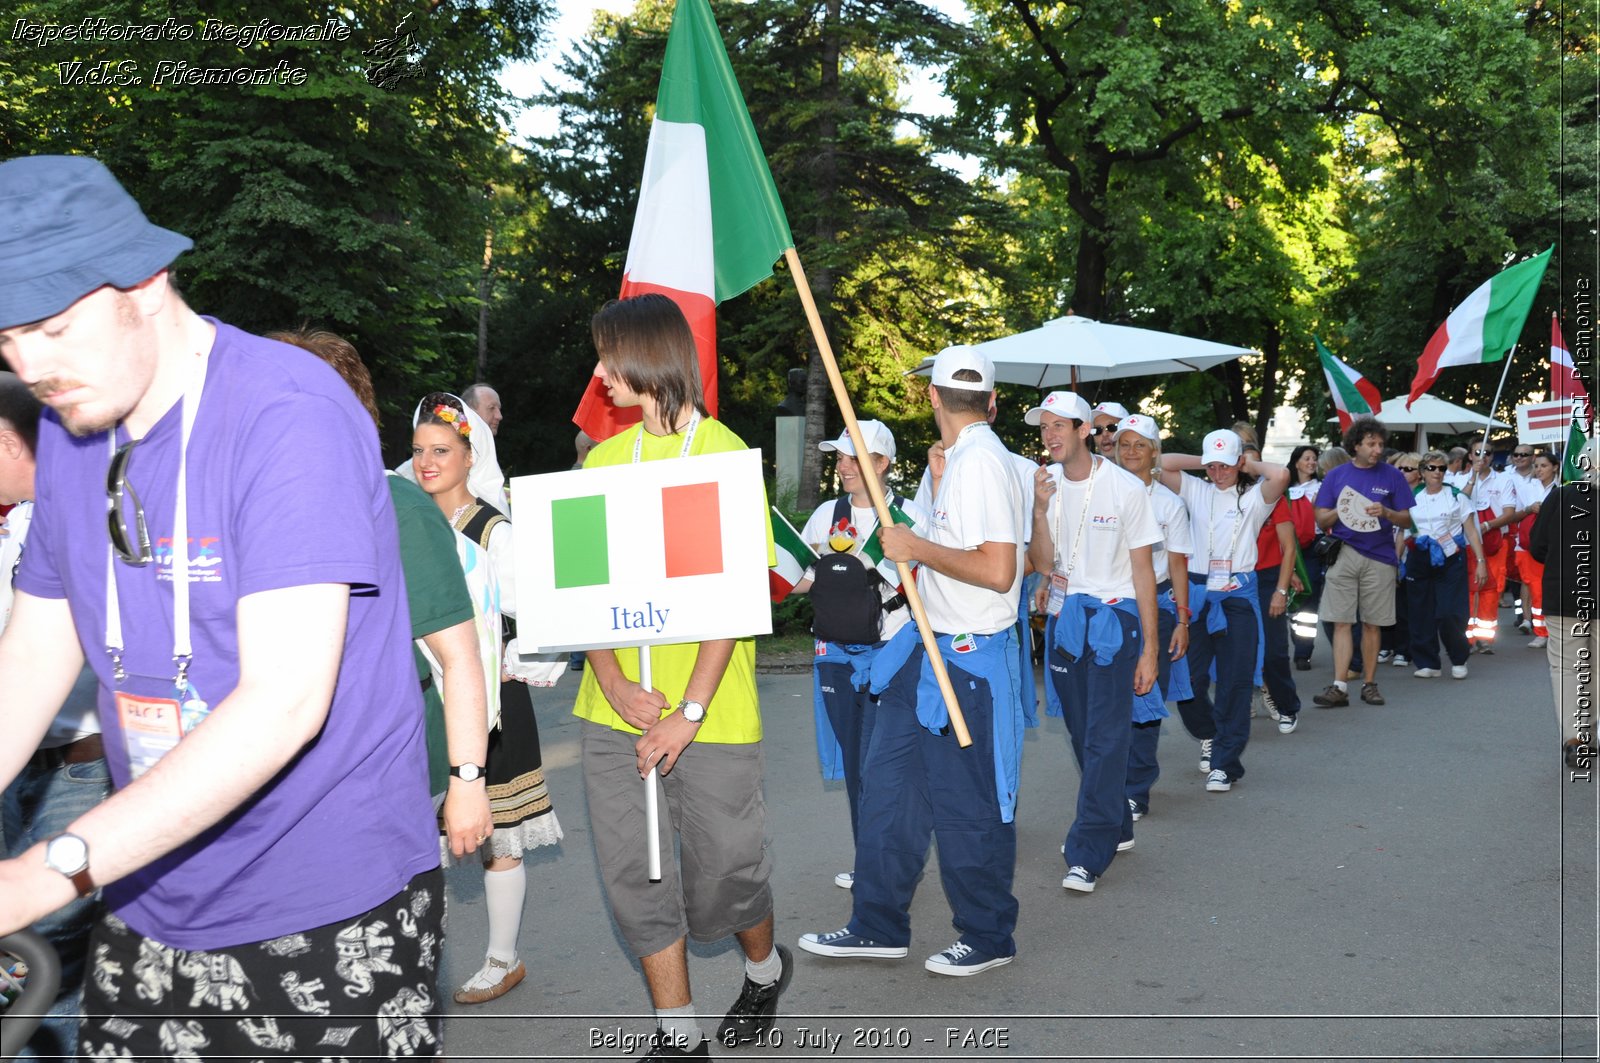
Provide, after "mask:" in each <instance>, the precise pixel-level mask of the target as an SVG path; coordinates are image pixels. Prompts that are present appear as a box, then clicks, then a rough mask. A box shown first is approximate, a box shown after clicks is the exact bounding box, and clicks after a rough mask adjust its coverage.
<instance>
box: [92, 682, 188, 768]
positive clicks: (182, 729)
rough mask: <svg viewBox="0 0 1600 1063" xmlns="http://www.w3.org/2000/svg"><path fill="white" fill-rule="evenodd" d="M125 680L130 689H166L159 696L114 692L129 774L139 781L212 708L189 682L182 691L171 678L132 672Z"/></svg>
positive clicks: (124, 691) (130, 691) (132, 692)
mask: <svg viewBox="0 0 1600 1063" xmlns="http://www.w3.org/2000/svg"><path fill="white" fill-rule="evenodd" d="M126 681H127V683H128V685H129V686H131V687H135V688H139V687H142V688H144V689H146V690H161V688H162V687H163V686H164V687H165V688H166V690H165V692H164V693H160V694H142V693H136V692H135V691H134V690H117V691H113V692H112V697H113V698H114V699H115V701H116V705H117V722H118V723H120V724H121V725H122V741H123V746H124V749H125V750H126V752H127V754H128V775H129V777H130V778H132V779H137V778H138V777H139V776H141V775H143V774H144V773H145V772H147V771H149V770H150V769H151V767H153V766H154V765H155V763H156V761H158V760H160V759H161V758H162V757H164V756H166V755H167V754H168V753H170V752H172V749H173V747H174V746H176V745H177V744H178V742H179V741H180V740H182V738H183V736H184V735H186V734H188V733H189V732H190V731H192V730H194V729H195V727H197V726H198V725H199V724H200V721H201V720H204V719H205V718H206V716H207V715H209V713H210V712H211V706H210V705H208V704H207V703H206V702H205V701H204V700H203V699H202V698H201V697H200V692H199V691H198V690H196V689H195V686H194V684H193V683H190V682H187V681H185V682H184V684H183V688H182V689H179V688H178V686H177V684H175V683H174V682H173V681H172V680H171V679H165V680H162V679H156V678H154V677H152V676H142V675H135V674H132V673H129V674H128V675H127V680H126Z"/></svg>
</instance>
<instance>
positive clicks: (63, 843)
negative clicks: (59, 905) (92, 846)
mask: <svg viewBox="0 0 1600 1063" xmlns="http://www.w3.org/2000/svg"><path fill="white" fill-rule="evenodd" d="M44 866H45V867H48V868H49V869H50V870H51V871H59V872H61V874H63V875H65V876H67V878H69V879H71V880H72V886H73V888H74V889H76V890H77V891H78V896H80V897H87V896H89V894H91V893H93V892H94V891H95V885H94V880H93V879H91V878H90V877H89V843H88V842H86V841H84V840H83V839H82V838H80V837H78V836H77V835H76V834H69V833H67V832H65V831H63V832H62V833H60V834H57V835H55V836H53V837H51V838H49V839H47V840H46V841H45V843H44Z"/></svg>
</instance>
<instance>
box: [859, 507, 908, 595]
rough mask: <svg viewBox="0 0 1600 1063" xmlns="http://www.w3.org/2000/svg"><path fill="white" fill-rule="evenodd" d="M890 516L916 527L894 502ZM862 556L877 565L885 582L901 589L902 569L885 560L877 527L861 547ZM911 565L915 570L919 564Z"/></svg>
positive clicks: (879, 573)
mask: <svg viewBox="0 0 1600 1063" xmlns="http://www.w3.org/2000/svg"><path fill="white" fill-rule="evenodd" d="M886 501H887V500H886ZM889 516H890V517H892V518H893V519H894V522H895V523H896V524H904V525H905V526H906V527H908V528H913V527H915V526H916V523H917V522H916V521H914V520H912V519H911V518H910V517H908V516H906V515H905V514H904V513H902V512H901V511H900V507H899V506H897V505H895V504H894V503H893V502H890V503H889ZM861 556H863V557H865V558H866V559H867V560H868V561H871V562H872V563H873V565H874V566H876V568H877V570H878V575H879V576H881V577H882V578H883V582H885V583H887V584H888V585H889V586H891V587H893V588H895V589H896V590H899V589H901V588H900V569H899V568H897V567H896V566H895V563H894V562H893V561H886V560H884V557H883V542H882V540H880V539H879V538H878V532H877V529H873V532H872V534H871V535H870V536H869V537H868V538H867V543H866V545H865V546H863V547H862V548H861ZM911 567H912V569H913V570H915V569H916V567H917V566H916V565H915V564H913V565H912V566H911Z"/></svg>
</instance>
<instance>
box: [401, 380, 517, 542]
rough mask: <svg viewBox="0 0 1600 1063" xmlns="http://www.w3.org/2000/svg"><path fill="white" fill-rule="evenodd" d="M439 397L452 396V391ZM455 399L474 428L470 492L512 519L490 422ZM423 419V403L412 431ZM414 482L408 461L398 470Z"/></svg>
mask: <svg viewBox="0 0 1600 1063" xmlns="http://www.w3.org/2000/svg"><path fill="white" fill-rule="evenodd" d="M437 394H444V395H450V393H449V392H438V393H437ZM450 397H451V398H452V399H455V400H456V401H457V402H460V403H461V408H462V409H463V410H465V411H466V414H467V424H468V425H469V426H470V428H471V429H472V430H471V431H470V432H469V433H468V434H467V443H468V444H469V445H470V446H471V447H472V468H470V469H468V470H467V490H468V491H471V492H472V493H473V495H474V496H475V497H477V498H480V499H482V500H483V501H485V502H487V503H489V504H490V505H491V506H494V507H495V508H496V509H498V510H499V511H500V512H501V513H502V514H504V515H505V516H506V517H507V518H509V517H510V516H511V501H510V498H509V496H508V495H507V494H506V478H505V474H504V473H502V472H501V471H500V461H499V459H498V458H496V457H495V450H494V433H493V432H491V431H489V422H487V421H485V420H484V419H483V418H482V417H479V416H478V411H477V410H474V409H473V408H472V407H471V406H469V405H467V403H465V402H462V400H461V398H460V396H457V395H450ZM421 420H422V402H421V401H418V402H417V408H416V409H415V410H414V411H413V412H412V414H411V430H412V431H413V432H415V431H416V430H417V422H419V421H421ZM394 471H395V472H397V473H399V474H400V475H401V476H404V477H405V478H406V479H407V480H410V481H411V482H412V483H416V482H417V473H416V470H415V469H414V468H412V465H411V459H410V458H407V459H406V460H405V461H403V462H401V463H400V464H399V466H397V467H396V468H395V470H394Z"/></svg>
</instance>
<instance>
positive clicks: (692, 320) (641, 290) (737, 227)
mask: <svg viewBox="0 0 1600 1063" xmlns="http://www.w3.org/2000/svg"><path fill="white" fill-rule="evenodd" d="M793 246H794V238H793V237H792V236H790V235H789V222H788V219H787V218H786V217H785V216H784V213H783V203H782V201H780V200H779V198H778V189H777V186H776V185H774V184H773V182H772V173H771V171H770V170H768V169H767V158H766V155H765V154H763V152H762V150H761V143H760V141H759V140H757V139H756V129H755V125H754V124H753V123H752V122H751V121H750V111H749V109H748V108H746V106H745V102H744V94H743V93H742V92H740V91H739V83H738V82H737V81H736V80H735V79H734V76H733V67H732V65H731V64H730V63H729V62H728V52H727V49H726V48H724V47H723V44H722V35H721V34H720V33H719V32H718V31H717V23H716V20H715V19H714V18H713V17H712V14H711V5H710V3H709V2H708V0H678V5H677V9H676V10H675V11H674V12H673V16H672V29H671V31H670V32H669V33H668V35H667V51H666V58H665V60H664V61H663V64H662V68H661V88H660V90H659V91H658V93H657V95H656V113H655V120H654V121H653V122H652V123H651V126H650V144H649V146H648V148H647V149H646V150H645V159H644V178H643V180H642V181H641V183H640V185H639V207H638V211H637V212H636V213H635V215H634V219H633V237H632V239H631V240H630V241H629V242H628V258H627V263H626V265H625V266H624V267H623V276H622V298H624V299H626V298H627V297H629V296H630V295H643V294H645V293H647V292H658V293H660V294H662V295H665V296H667V297H668V298H670V299H672V301H673V302H675V303H677V304H678V306H679V308H680V309H682V311H683V316H684V317H685V318H687V319H688V321H689V328H690V329H691V330H692V331H693V332H694V340H695V347H696V348H697V351H698V353H699V355H700V385H701V387H702V388H703V389H704V391H705V402H706V409H707V410H708V411H710V413H711V415H712V416H716V413H717V315H716V307H717V304H718V303H720V302H722V301H723V300H724V299H731V298H733V297H734V296H736V295H739V294H740V293H742V292H744V291H746V290H748V289H750V288H752V287H754V286H755V285H756V284H758V283H760V282H761V281H763V280H765V279H766V278H768V277H770V276H772V264H773V262H774V261H775V260H777V259H778V258H779V257H781V256H782V255H783V253H784V251H785V250H787V249H788V248H791V247H793ZM639 416H640V415H639V411H638V409H637V408H631V409H618V408H617V407H616V406H614V405H613V404H612V403H611V400H610V399H609V398H607V396H606V392H605V388H604V387H602V386H601V385H600V382H599V381H598V380H597V379H591V380H590V381H589V387H588V390H587V391H585V392H584V396H583V401H582V402H580V403H579V404H578V411H577V413H575V414H573V417H572V419H573V421H574V422H575V423H576V424H577V425H578V427H579V428H582V429H583V430H584V431H585V432H587V433H589V435H591V436H593V437H594V438H595V439H607V438H609V437H611V436H613V435H615V434H616V433H617V432H619V431H621V430H622V429H623V428H625V427H627V426H628V425H631V424H634V423H636V422H637V421H638V420H639Z"/></svg>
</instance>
